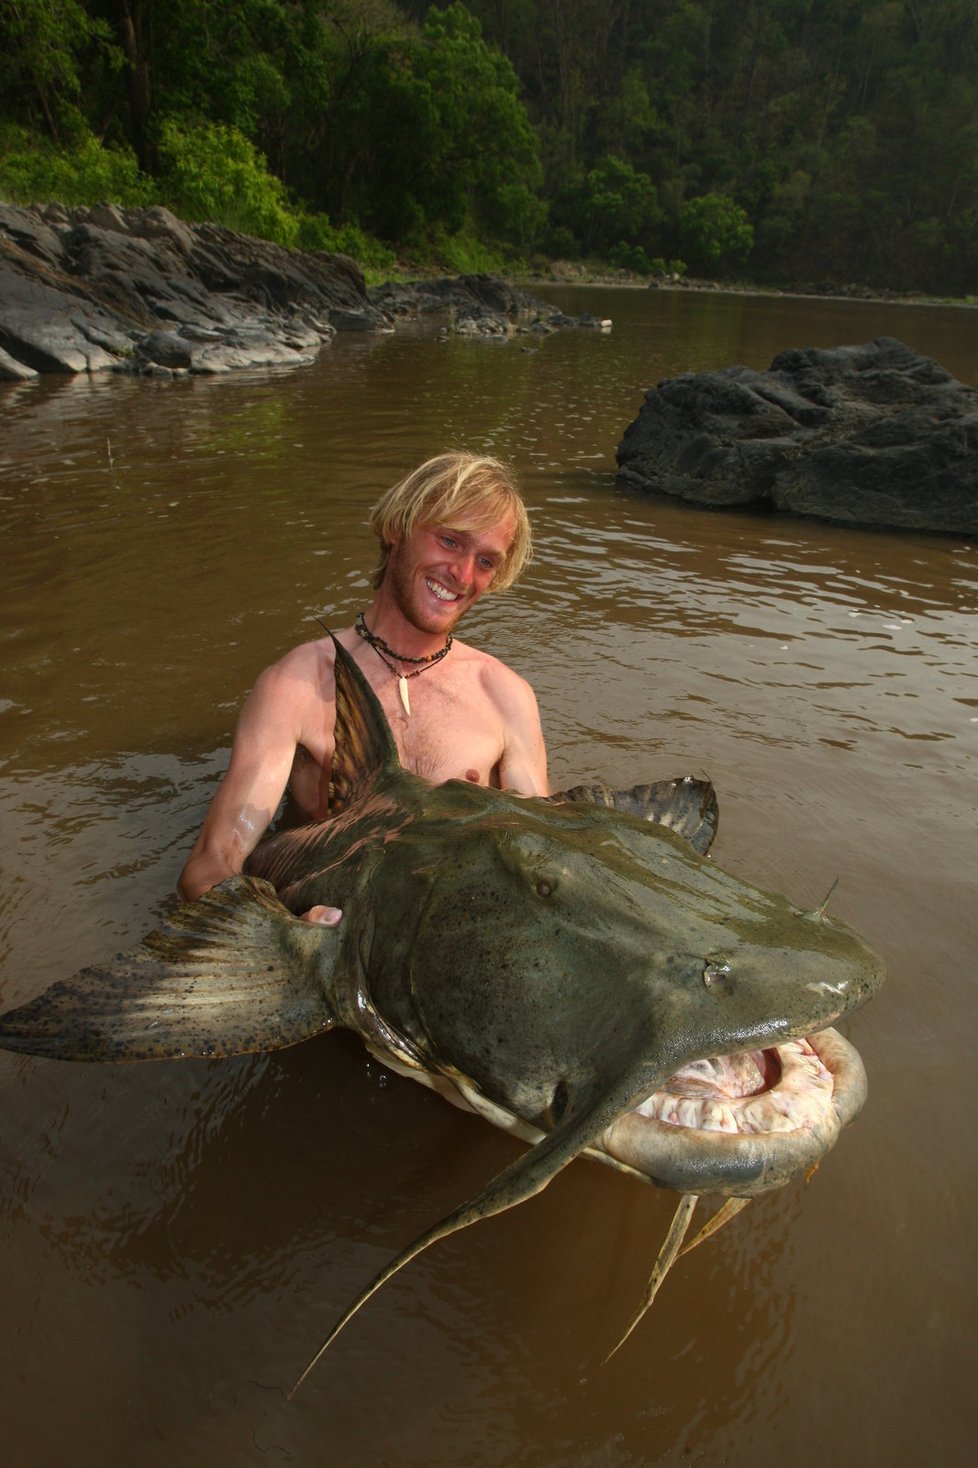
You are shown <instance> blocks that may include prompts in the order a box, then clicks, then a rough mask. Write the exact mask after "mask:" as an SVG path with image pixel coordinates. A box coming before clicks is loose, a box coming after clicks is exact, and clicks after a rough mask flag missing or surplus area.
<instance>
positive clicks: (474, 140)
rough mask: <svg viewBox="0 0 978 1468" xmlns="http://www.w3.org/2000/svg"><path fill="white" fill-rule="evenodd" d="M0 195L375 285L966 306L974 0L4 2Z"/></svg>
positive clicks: (972, 246) (976, 33) (973, 164)
mask: <svg viewBox="0 0 978 1468" xmlns="http://www.w3.org/2000/svg"><path fill="white" fill-rule="evenodd" d="M0 41H2V45H0V198H3V199H5V200H7V201H8V202H14V203H31V202H43V201H48V200H55V199H56V200H59V201H61V202H63V203H67V204H83V203H94V202H96V201H99V200H102V199H108V200H113V201H115V202H118V203H122V204H135V205H138V204H146V203H163V204H166V205H168V206H169V207H170V208H172V209H173V210H174V211H175V212H177V213H178V214H181V215H182V216H183V217H185V218H188V219H191V220H203V219H209V220H213V221H215V222H218V223H221V224H225V225H227V226H229V227H231V228H234V229H239V230H243V231H246V232H250V233H254V234H259V235H262V236H265V237H267V238H270V239H274V240H277V241H279V242H280V243H282V244H287V245H291V246H296V247H299V248H304V249H341V250H346V251H347V252H349V253H351V254H353V255H355V256H356V257H357V258H358V259H359V260H360V261H361V263H363V264H364V265H365V266H367V267H368V268H370V269H373V270H374V271H380V272H383V271H389V270H391V269H394V268H396V267H398V266H400V267H401V268H411V267H414V268H418V267H425V266H428V265H438V266H440V267H443V268H448V269H453V270H467V269H485V268H501V269H508V270H510V271H511V272H517V271H520V270H532V269H534V268H538V267H539V266H540V265H541V264H542V263H543V262H544V261H546V260H553V259H558V258H559V259H563V260H570V261H582V262H587V263H588V265H589V267H590V268H592V269H593V268H595V267H600V266H601V265H606V266H613V267H618V268H624V269H626V270H629V271H634V272H637V273H638V274H641V275H651V274H660V273H664V272H667V271H673V272H676V271H678V272H680V273H682V272H685V271H688V273H689V274H690V275H692V276H697V277H706V278H712V279H719V280H724V279H727V280H733V279H736V280H741V281H746V282H753V283H756V284H759V285H763V284H768V285H778V286H795V287H811V288H816V289H826V288H834V289H839V288H843V289H851V288H870V289H876V290H879V289H888V290H895V291H919V292H925V293H929V294H932V295H939V296H967V295H969V294H970V293H974V292H976V290H978V0H468V3H466V4H463V3H461V0H455V3H452V4H444V3H443V4H424V3H401V4H395V3H392V0H88V3H86V0H0Z"/></svg>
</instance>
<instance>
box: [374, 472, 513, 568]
mask: <svg viewBox="0 0 978 1468" xmlns="http://www.w3.org/2000/svg"><path fill="white" fill-rule="evenodd" d="M507 515H512V516H513V518H514V521H515V530H514V532H513V540H512V543H511V545H510V547H509V549H508V550H507V552H506V556H505V558H504V560H503V561H502V562H501V564H500V566H499V570H498V571H497V572H496V574H495V576H494V577H493V579H492V584H491V585H490V587H489V590H490V591H505V590H506V588H507V587H508V586H512V584H513V582H514V581H515V580H516V578H517V577H518V576H519V575H520V573H521V572H522V570H523V568H524V567H525V566H526V563H527V561H528V560H529V559H530V556H531V554H532V545H531V537H530V521H529V517H528V516H527V513H526V506H525V505H524V503H523V499H522V496H521V494H520V491H519V488H518V486H517V483H516V476H515V474H514V472H513V470H512V469H511V468H510V467H509V465H507V464H504V463H502V462H501V460H499V459H490V458H488V457H487V456H486V455H484V454H467V453H463V452H455V451H453V452H451V453H447V454H438V455H437V456H436V457H435V458H433V459H428V460H426V462H425V463H423V464H421V465H419V466H418V468H417V469H414V470H412V471H411V473H410V474H408V475H407V477H406V478H405V479H402V480H401V481H400V483H398V484H395V485H394V487H393V488H392V489H389V490H388V491H387V493H386V494H384V495H382V496H381V498H380V499H379V500H378V501H377V503H376V505H375V506H374V508H373V510H372V511H371V513H370V528H371V530H373V532H374V534H375V535H376V536H377V539H378V540H379V541H380V562H379V564H378V566H377V570H376V572H375V574H374V581H373V585H374V590H375V591H376V590H377V589H378V587H379V586H380V584H381V582H382V581H383V579H384V572H385V571H386V570H387V558H388V556H389V555H390V549H391V546H392V544H393V543H394V541H397V540H403V539H404V537H405V536H408V535H410V534H411V532H412V530H414V529H416V527H417V526H419V525H444V526H446V527H448V528H450V529H454V530H481V531H486V530H491V529H492V528H493V526H496V525H498V524H499V522H500V521H501V520H504V519H505V518H506V516H507Z"/></svg>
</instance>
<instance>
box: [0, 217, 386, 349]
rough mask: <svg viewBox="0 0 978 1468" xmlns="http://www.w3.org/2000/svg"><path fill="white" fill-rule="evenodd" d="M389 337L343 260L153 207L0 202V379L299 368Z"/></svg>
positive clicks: (351, 265)
mask: <svg viewBox="0 0 978 1468" xmlns="http://www.w3.org/2000/svg"><path fill="white" fill-rule="evenodd" d="M352 321H356V323H357V329H361V330H362V329H364V327H366V328H367V329H370V330H389V329H390V318H389V317H388V316H387V314H386V313H385V312H384V311H383V310H382V309H381V308H380V307H377V306H374V305H372V304H371V302H370V301H369V300H368V299H367V292H366V287H365V285H364V280H363V275H362V274H361V272H360V269H359V267H358V266H357V265H356V264H355V262H354V261H353V260H350V259H349V258H348V257H347V256H345V255H337V254H333V255H330V254H325V253H323V252H314V253H305V252H303V251H299V250H287V249H284V248H283V247H282V246H280V245H274V244H271V243H270V242H269V241H268V240H259V239H254V238H252V237H251V236H248V235H240V234H235V233H234V232H233V231H232V230H228V229H221V228H219V227H218V226H216V225H212V224H185V223H183V222H182V221H181V220H179V219H177V218H175V216H174V215H172V214H171V213H170V212H169V211H168V210H166V209H162V208H159V207H153V208H148V209H123V208H120V207H118V206H117V205H114V204H98V205H95V206H94V207H92V208H90V209H89V208H78V209H66V208H65V207H64V206H62V205H60V204H50V205H48V206H46V207H45V208H40V207H35V208H31V209H18V208H14V207H13V206H12V205H8V204H0V378H3V377H8V378H25V377H30V376H32V375H33V374H35V373H38V372H86V371H87V372H92V371H98V370H101V369H105V368H119V367H122V368H125V369H127V370H131V371H139V372H145V373H154V374H159V373H164V374H165V373H173V372H226V371H230V370H231V369H233V368H237V367H263V366H273V365H274V366H279V365H284V364H297V363H302V362H310V361H312V360H313V358H314V356H315V354H316V352H318V350H319V348H320V347H321V346H322V344H323V343H324V342H327V341H329V340H330V339H331V338H332V337H333V335H334V334H335V332H336V330H337V329H343V328H345V327H347V326H348V324H349V323H350V322H352Z"/></svg>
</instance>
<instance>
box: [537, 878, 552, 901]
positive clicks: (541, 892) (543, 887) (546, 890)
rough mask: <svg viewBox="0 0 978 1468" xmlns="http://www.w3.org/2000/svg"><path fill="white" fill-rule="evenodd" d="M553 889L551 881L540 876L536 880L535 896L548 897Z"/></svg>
mask: <svg viewBox="0 0 978 1468" xmlns="http://www.w3.org/2000/svg"><path fill="white" fill-rule="evenodd" d="M553 890H554V884H553V882H548V881H547V879H546V877H541V878H540V880H539V881H538V882H537V896H538V897H549V896H550V894H551V893H552V892H553Z"/></svg>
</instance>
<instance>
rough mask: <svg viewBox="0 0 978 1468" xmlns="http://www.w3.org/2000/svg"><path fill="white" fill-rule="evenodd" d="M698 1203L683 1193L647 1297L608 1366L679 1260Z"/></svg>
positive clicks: (611, 1351)
mask: <svg viewBox="0 0 978 1468" xmlns="http://www.w3.org/2000/svg"><path fill="white" fill-rule="evenodd" d="M698 1202H699V1194H698V1193H683V1195H682V1197H681V1198H680V1199H679V1203H678V1206H677V1208H676V1211H675V1213H674V1214H673V1218H672V1223H671V1224H670V1225H669V1232H668V1233H667V1234H666V1236H665V1239H664V1240H663V1244H662V1248H661V1249H660V1250H659V1257H658V1258H657V1259H656V1261H655V1264H654V1265H653V1267H652V1273H651V1274H650V1276H649V1282H648V1284H647V1285H646V1286H645V1295H644V1297H643V1299H642V1303H641V1305H639V1307H638V1309H637V1310H636V1311H635V1314H634V1315H633V1316H632V1318H631V1320H630V1322H629V1324H628V1326H627V1328H626V1330H625V1332H624V1334H623V1335H621V1336H620V1337H619V1339H618V1344H617V1345H615V1346H612V1348H611V1350H610V1351H609V1352H608V1354H607V1356H605V1358H604V1359H605V1364H606V1365H607V1363H608V1362H609V1361H610V1360H611V1358H612V1356H613V1355H614V1354H615V1352H616V1351H618V1350H620V1349H621V1347H622V1346H623V1345H624V1344H625V1342H626V1341H627V1340H628V1337H629V1336H630V1335H631V1333H632V1331H633V1330H634V1329H635V1327H636V1325H638V1323H639V1321H640V1320H641V1319H642V1316H643V1315H644V1314H645V1312H646V1310H648V1309H649V1307H650V1305H651V1304H652V1301H653V1300H654V1299H655V1297H656V1295H657V1294H658V1293H659V1286H660V1285H661V1284H662V1282H663V1280H664V1279H665V1277H666V1275H667V1274H668V1273H669V1271H670V1269H671V1268H672V1266H673V1265H674V1264H675V1262H676V1260H677V1259H678V1258H679V1255H680V1253H681V1252H682V1243H683V1239H684V1238H685V1237H686V1234H687V1231H688V1229H689V1225H690V1223H691V1222H692V1218H693V1213H694V1211H695V1208H696V1205H697V1203H698Z"/></svg>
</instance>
